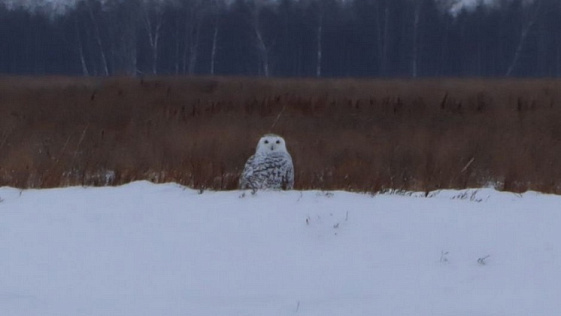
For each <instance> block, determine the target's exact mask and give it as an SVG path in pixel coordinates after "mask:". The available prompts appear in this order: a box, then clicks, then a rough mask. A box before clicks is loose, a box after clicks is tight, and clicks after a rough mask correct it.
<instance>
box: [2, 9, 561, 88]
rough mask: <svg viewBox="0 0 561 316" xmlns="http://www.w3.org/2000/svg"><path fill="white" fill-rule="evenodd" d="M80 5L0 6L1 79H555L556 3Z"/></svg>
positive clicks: (560, 21) (560, 49) (559, 13)
mask: <svg viewBox="0 0 561 316" xmlns="http://www.w3.org/2000/svg"><path fill="white" fill-rule="evenodd" d="M454 3H455V2H454V1H453V0H354V1H348V0H347V1H341V0H278V1H258V0H235V1H225V0H213V1H210V0H170V1H157V0H147V1H146V0H126V1H121V0H109V1H103V2H101V1H99V0H81V1H78V2H77V3H76V5H75V6H72V7H70V8H67V9H66V10H65V11H64V12H54V11H52V10H50V9H49V8H40V7H39V8H35V9H34V10H30V9H27V8H23V7H13V6H12V7H8V6H6V5H4V4H0V21H1V25H2V27H1V28H0V73H2V74H26V75H53V74H56V75H84V76H112V75H133V76H139V75H154V74H158V75H185V74H189V75H194V74H198V75H243V76H263V77H405V78H415V77H559V76H560V75H561V32H560V30H561V2H560V1H558V0H535V1H532V2H528V1H525V0H499V1H497V2H495V4H494V5H492V6H489V5H483V4H481V5H478V6H475V7H473V8H471V9H464V10H461V11H459V12H455V13H451V12H452V11H451V10H452V7H453V5H454Z"/></svg>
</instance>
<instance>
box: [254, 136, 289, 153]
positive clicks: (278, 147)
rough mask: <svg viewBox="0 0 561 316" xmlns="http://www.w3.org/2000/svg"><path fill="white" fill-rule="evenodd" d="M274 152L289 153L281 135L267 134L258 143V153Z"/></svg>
mask: <svg viewBox="0 0 561 316" xmlns="http://www.w3.org/2000/svg"><path fill="white" fill-rule="evenodd" d="M273 152H287V150H286V143H285V141H284V139H283V138H282V137H280V136H279V135H275V134H266V135H264V136H263V137H261V139H260V140H259V143H257V150H256V153H258V154H270V153H273Z"/></svg>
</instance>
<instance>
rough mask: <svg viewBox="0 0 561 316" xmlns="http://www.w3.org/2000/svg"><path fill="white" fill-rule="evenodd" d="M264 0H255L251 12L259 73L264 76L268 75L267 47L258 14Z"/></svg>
mask: <svg viewBox="0 0 561 316" xmlns="http://www.w3.org/2000/svg"><path fill="white" fill-rule="evenodd" d="M266 2H267V1H266V0H255V1H254V3H253V4H254V6H253V12H252V19H253V21H252V22H253V23H252V24H253V31H254V33H255V40H256V48H257V56H259V73H260V74H261V75H263V76H265V77H269V76H270V71H269V47H267V45H266V44H265V38H264V36H263V30H262V29H261V24H260V16H261V12H262V10H263V8H264V6H265V5H266Z"/></svg>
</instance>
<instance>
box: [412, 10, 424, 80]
mask: <svg viewBox="0 0 561 316" xmlns="http://www.w3.org/2000/svg"><path fill="white" fill-rule="evenodd" d="M413 1H414V2H415V3H414V4H413V5H414V8H415V9H414V13H413V52H412V56H411V76H412V77H413V78H417V76H418V72H419V70H418V67H419V20H420V19H421V6H422V3H423V1H422V0H413Z"/></svg>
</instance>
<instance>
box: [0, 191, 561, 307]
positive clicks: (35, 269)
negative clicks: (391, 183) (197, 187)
mask: <svg viewBox="0 0 561 316" xmlns="http://www.w3.org/2000/svg"><path fill="white" fill-rule="evenodd" d="M0 197H1V199H2V202H0V314H1V315H7V316H11V315H16V316H20V315H25V316H28V315H33V316H34V315H42V316H48V315H52V316H64V315H68V316H76V315H80V316H81V315H92V316H93V315H95V316H98V315H102V316H106V315H123V316H124V315H127V316H129V315H130V316H139V315H166V316H172V315H182V316H183V315H196V316H198V315H209V316H217V315H259V316H270V315H318V316H327V315H338V316H339V315H345V316H348V315H400V316H402V315H447V316H448V315H509V316H513V315H533V316H536V315H548V316H549V315H557V314H558V313H559V311H561V299H560V297H561V243H560V241H561V208H560V206H561V197H560V196H553V195H543V194H538V193H526V194H523V195H515V194H512V193H499V192H496V191H493V190H491V189H482V190H471V191H443V192H438V193H436V194H432V195H431V196H430V197H422V195H421V194H413V195H398V194H384V195H375V196H371V195H365V194H353V193H346V192H318V191H305V192H299V191H292V192H259V193H258V194H257V195H251V194H246V196H242V192H240V191H231V192H204V193H203V194H199V193H198V192H197V191H193V190H189V189H185V188H183V187H180V186H178V185H176V184H164V185H155V184H151V183H148V182H135V183H132V184H129V185H125V186H122V187H117V188H80V187H74V188H66V189H51V190H24V191H20V190H17V189H13V188H1V189H0Z"/></svg>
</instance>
